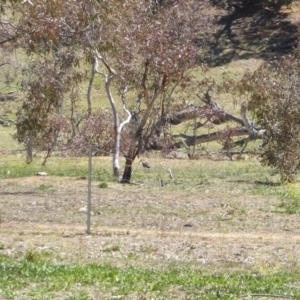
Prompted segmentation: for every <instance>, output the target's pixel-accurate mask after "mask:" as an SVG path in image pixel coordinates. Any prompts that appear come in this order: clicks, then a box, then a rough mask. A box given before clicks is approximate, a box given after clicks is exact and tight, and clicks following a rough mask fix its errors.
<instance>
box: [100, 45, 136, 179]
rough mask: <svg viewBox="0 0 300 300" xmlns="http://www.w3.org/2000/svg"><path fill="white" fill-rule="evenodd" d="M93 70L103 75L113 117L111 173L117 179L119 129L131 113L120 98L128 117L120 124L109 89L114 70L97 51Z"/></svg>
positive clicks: (114, 73)
mask: <svg viewBox="0 0 300 300" xmlns="http://www.w3.org/2000/svg"><path fill="white" fill-rule="evenodd" d="M98 59H100V61H101V62H102V63H103V65H104V66H105V68H106V69H107V71H108V74H105V73H103V72H100V71H99V69H98ZM95 60H96V63H95V71H96V72H97V73H99V74H101V75H103V76H104V78H105V91H106V94H107V97H108V100H109V103H110V106H111V109H112V112H113V118H114V121H113V122H114V146H113V159H112V164H113V174H114V176H115V177H116V178H117V179H119V177H120V162H119V158H120V140H121V131H122V128H123V126H124V125H125V124H127V123H129V121H130V118H131V114H130V112H129V111H128V109H127V108H126V105H125V100H124V97H123V98H122V101H123V109H124V110H125V111H126V113H127V115H128V118H127V119H126V120H125V121H124V122H122V123H121V124H120V118H119V113H118V111H117V107H116V102H115V100H114V97H113V95H112V93H111V89H110V85H111V82H112V80H113V79H114V78H115V76H116V72H115V70H114V69H113V68H111V67H110V65H109V64H108V63H107V61H106V60H105V58H104V57H103V56H101V55H100V54H99V53H98V51H95ZM125 92H126V89H124V92H123V96H124V93H125Z"/></svg>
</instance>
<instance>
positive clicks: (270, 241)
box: [0, 176, 300, 272]
mask: <svg viewBox="0 0 300 300" xmlns="http://www.w3.org/2000/svg"><path fill="white" fill-rule="evenodd" d="M86 203H87V182H86V180H77V179H74V178H58V177H57V178H56V177H51V176H45V177H38V176H36V177H28V178H19V179H3V180H1V181H0V214H1V224H0V225H1V227H0V244H1V247H0V249H1V250H0V251H1V253H6V254H13V253H23V252H26V251H27V250H35V251H47V252H50V253H51V254H52V255H54V257H55V256H56V255H57V257H59V258H60V259H63V260H65V261H71V260H72V261H74V260H77V261H78V262H98V263H111V264H113V265H116V266H122V265H132V266H145V267H148V266H158V267H161V266H168V265H173V266H174V265H180V264H185V265H186V264H187V265H190V266H191V267H197V268H199V267H201V268H202V267H203V268H206V267H207V268H209V269H220V268H225V269H227V270H228V269H230V270H242V269H243V270H245V269H252V268H253V269H259V270H260V271H262V272H271V271H274V270H277V269H278V268H288V267H295V266H297V265H298V264H299V258H300V247H299V245H300V219H299V216H297V215H287V214H279V213H276V212H274V209H273V208H274V207H275V205H277V204H278V200H276V199H272V198H269V197H265V198H262V197H261V196H257V197H256V196H245V195H244V194H243V193H242V192H241V193H236V194H235V195H234V196H233V197H229V198H228V197H224V195H222V194H221V193H215V192H213V191H205V192H202V193H200V192H197V191H185V192H179V191H176V192H172V191H164V190H163V189H162V190H161V191H160V190H157V191H151V189H147V187H145V186H133V185H130V186H129V185H121V184H109V186H108V188H107V189H100V188H99V187H98V185H97V183H93V187H92V217H91V219H92V225H91V232H92V234H91V235H87V234H86V228H87V225H86V221H87V215H86V212H85V208H86Z"/></svg>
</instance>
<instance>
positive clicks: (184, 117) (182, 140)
mask: <svg viewBox="0 0 300 300" xmlns="http://www.w3.org/2000/svg"><path fill="white" fill-rule="evenodd" d="M199 98H200V97H199ZM200 99H201V100H202V101H203V102H204V103H205V104H204V105H203V106H197V105H194V104H190V105H188V106H186V107H184V108H183V109H181V110H180V111H177V112H175V113H173V114H172V115H171V116H170V118H169V123H170V124H172V125H179V124H181V123H182V122H186V121H189V120H197V119H198V118H202V119H204V122H195V127H194V129H197V128H199V127H202V126H205V125H207V124H208V123H210V124H213V125H221V124H224V123H226V122H230V121H231V122H234V123H235V124H238V125H240V126H239V127H236V126H233V127H232V128H230V127H228V128H226V129H223V130H219V131H215V132H212V133H208V134H202V135H188V134H185V133H179V134H174V135H172V137H173V138H174V139H179V140H178V141H177V142H175V143H174V148H180V147H182V146H184V147H185V148H188V147H191V146H195V145H199V144H202V143H208V142H213V141H224V147H225V145H228V143H226V141H229V140H230V141H231V143H230V144H231V146H237V145H240V146H245V145H246V144H247V142H248V141H254V140H257V139H262V138H263V137H264V133H265V129H263V128H260V127H258V126H256V125H255V124H254V123H253V122H251V121H250V120H249V119H248V117H247V110H246V106H245V105H242V107H241V118H239V117H236V116H234V115H233V114H231V113H229V112H228V111H226V110H225V109H224V108H222V107H221V106H220V105H219V104H218V103H217V102H215V101H213V100H212V99H211V97H210V95H209V93H208V92H206V94H205V95H204V97H203V98H200ZM241 136H247V137H246V138H245V139H243V140H239V141H236V142H232V138H233V137H241Z"/></svg>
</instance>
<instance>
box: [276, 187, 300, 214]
mask: <svg viewBox="0 0 300 300" xmlns="http://www.w3.org/2000/svg"><path fill="white" fill-rule="evenodd" d="M299 185H300V184H299V183H296V184H289V185H287V186H285V188H284V189H281V190H280V191H279V192H278V195H279V198H280V203H279V204H278V207H277V208H278V211H279V212H283V213H287V214H300V190H299V188H300V186H299Z"/></svg>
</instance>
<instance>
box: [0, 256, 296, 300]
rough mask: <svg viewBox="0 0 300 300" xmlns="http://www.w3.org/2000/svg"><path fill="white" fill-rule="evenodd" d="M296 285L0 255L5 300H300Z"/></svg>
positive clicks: (265, 278) (284, 277)
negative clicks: (275, 299)
mask: <svg viewBox="0 0 300 300" xmlns="http://www.w3.org/2000/svg"><path fill="white" fill-rule="evenodd" d="M299 281H300V272H299V270H296V269H295V270H280V271H278V272H274V273H268V274H267V275H265V274H260V273H259V272H232V273H227V272H225V273H220V272H206V271H202V270H200V269H190V268H186V267H174V268H168V269H164V268H163V269H146V268H133V267H123V268H118V267H113V266H110V265H101V264H87V265H79V264H60V263H53V262H51V261H50V260H47V259H45V258H44V257H43V256H42V255H41V256H39V255H36V254H34V253H33V254H32V253H30V254H25V256H24V257H21V258H18V257H9V256H5V255H0V294H1V295H4V296H5V297H8V298H9V299H17V298H16V295H17V294H18V293H20V292H22V293H23V295H25V296H30V297H32V298H33V299H57V295H58V293H62V294H63V293H66V292H68V291H70V290H73V289H74V287H75V286H76V287H77V289H76V293H75V294H73V293H72V294H73V296H72V297H75V298H74V299H90V298H89V297H88V293H87V292H88V291H89V290H93V291H95V290H97V291H98V295H102V296H99V299H109V298H110V297H113V296H114V297H116V296H119V297H120V299H126V298H128V297H129V296H130V295H140V296H143V297H144V298H147V299H150V298H151V297H152V298H153V297H154V298H155V299H176V296H177V293H178V291H180V293H181V295H182V294H184V295H185V299H239V298H240V297H241V296H242V295H247V294H249V295H251V294H274V295H282V296H293V297H295V298H294V299H300V285H299ZM78 287H79V288H78ZM175 287H176V288H175ZM82 297H86V298H82ZM149 297H150V298H149ZM68 299H73V298H68Z"/></svg>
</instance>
